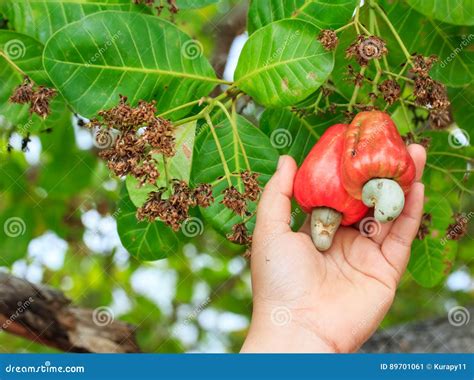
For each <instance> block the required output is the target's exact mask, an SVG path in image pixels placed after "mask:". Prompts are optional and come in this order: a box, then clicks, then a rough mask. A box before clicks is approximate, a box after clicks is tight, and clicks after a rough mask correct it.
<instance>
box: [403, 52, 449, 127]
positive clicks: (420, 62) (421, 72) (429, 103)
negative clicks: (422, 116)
mask: <svg viewBox="0 0 474 380" xmlns="http://www.w3.org/2000/svg"><path fill="white" fill-rule="evenodd" d="M412 60H413V68H412V69H411V72H412V73H414V74H415V84H414V89H413V94H414V95H415V102H416V104H418V105H421V106H424V107H427V108H428V109H430V124H431V126H432V127H433V128H435V129H442V128H445V127H447V126H448V125H449V123H450V120H451V118H450V115H449V107H450V105H451V103H450V102H449V99H448V94H447V92H446V88H445V86H444V85H443V84H442V83H441V82H438V81H436V80H434V79H433V78H431V77H430V76H429V72H430V70H431V67H432V66H433V64H434V63H435V62H436V61H437V58H436V57H435V56H430V57H423V56H422V55H419V54H415V55H413V56H412Z"/></svg>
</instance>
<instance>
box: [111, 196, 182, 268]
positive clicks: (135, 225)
mask: <svg viewBox="0 0 474 380" xmlns="http://www.w3.org/2000/svg"><path fill="white" fill-rule="evenodd" d="M136 212H137V209H136V207H135V205H134V204H133V202H132V201H131V200H130V198H129V197H128V194H127V193H126V191H123V192H122V198H121V200H120V202H119V204H118V209H117V211H116V212H115V214H116V215H117V230H118V234H119V236H120V240H121V242H122V244H123V246H124V247H125V248H126V249H127V251H128V252H129V253H130V254H131V255H132V256H133V257H135V258H137V259H138V260H144V261H147V260H160V259H164V258H166V257H167V256H168V255H171V254H173V253H175V252H176V249H177V247H178V239H177V237H176V234H175V233H174V232H173V230H172V229H171V228H169V227H167V226H166V225H165V224H164V223H162V222H159V221H156V222H154V223H148V222H144V221H143V222H139V221H138V220H137V218H136V215H135V214H136Z"/></svg>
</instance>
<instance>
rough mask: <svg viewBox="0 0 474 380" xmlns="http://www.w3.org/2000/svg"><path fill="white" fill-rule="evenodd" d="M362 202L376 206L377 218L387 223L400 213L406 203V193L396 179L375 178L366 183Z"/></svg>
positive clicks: (375, 214) (375, 213) (375, 215)
mask: <svg viewBox="0 0 474 380" xmlns="http://www.w3.org/2000/svg"><path fill="white" fill-rule="evenodd" d="M362 202H364V204H365V205H366V206H368V207H374V217H375V219H377V220H378V221H379V222H382V223H386V222H390V221H391V220H394V219H395V218H396V217H397V216H398V215H400V213H401V212H402V210H403V206H404V205H405V195H404V194H403V190H402V188H401V187H400V185H399V184H398V183H397V182H395V181H394V180H392V179H387V178H375V179H371V180H370V181H369V182H367V183H366V184H365V185H364V187H363V189H362Z"/></svg>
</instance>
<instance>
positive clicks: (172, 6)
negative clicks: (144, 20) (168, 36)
mask: <svg viewBox="0 0 474 380" xmlns="http://www.w3.org/2000/svg"><path fill="white" fill-rule="evenodd" d="M133 2H134V3H135V4H144V5H146V6H149V7H152V6H153V5H154V4H155V0H133ZM167 3H168V10H169V11H170V13H171V14H176V13H178V11H179V8H178V6H177V4H176V0H167ZM155 8H156V9H157V11H158V15H160V13H161V12H162V11H163V9H164V8H165V6H164V5H162V3H161V1H160V5H158V6H156V7H155Z"/></svg>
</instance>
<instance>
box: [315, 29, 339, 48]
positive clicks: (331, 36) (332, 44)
mask: <svg viewBox="0 0 474 380" xmlns="http://www.w3.org/2000/svg"><path fill="white" fill-rule="evenodd" d="M318 40H319V42H321V45H323V47H324V48H325V49H326V50H329V51H331V50H334V49H335V48H336V46H337V44H338V42H339V39H338V38H337V35H336V32H335V31H334V30H330V29H323V30H321V32H320V33H319V36H318Z"/></svg>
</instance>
